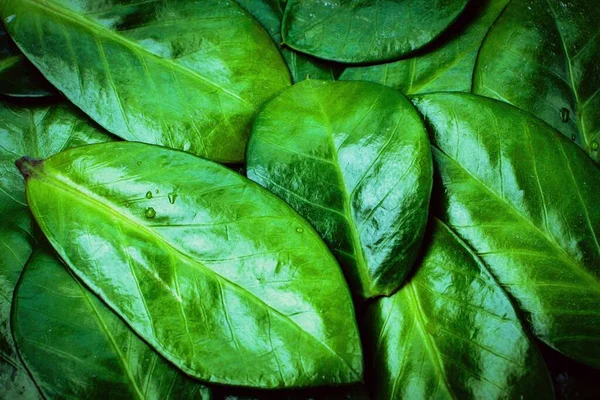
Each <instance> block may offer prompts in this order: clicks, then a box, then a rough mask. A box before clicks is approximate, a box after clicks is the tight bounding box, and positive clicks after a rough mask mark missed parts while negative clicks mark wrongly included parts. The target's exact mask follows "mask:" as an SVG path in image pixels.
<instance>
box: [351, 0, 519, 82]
mask: <svg viewBox="0 0 600 400" xmlns="http://www.w3.org/2000/svg"><path fill="white" fill-rule="evenodd" d="M509 2H510V0H481V1H472V2H470V3H469V4H468V5H467V8H466V9H465V11H464V13H463V14H462V15H461V16H460V18H459V19H458V21H457V22H456V24H454V25H453V26H452V27H451V28H450V29H449V30H448V32H446V33H444V35H442V37H440V38H439V39H438V40H436V41H435V42H433V43H431V44H430V45H428V46H426V47H425V48H423V49H422V50H420V51H419V52H417V53H415V54H414V55H413V56H411V57H408V58H405V59H403V60H400V61H395V62H392V63H386V64H377V65H369V66H364V67H361V66H358V67H351V68H347V69H346V70H345V71H344V72H343V73H342V75H341V76H340V79H341V80H357V81H358V80H362V81H369V82H377V83H381V84H383V85H387V86H390V87H392V88H394V89H398V90H400V91H401V92H402V93H405V94H419V93H430V92H436V91H452V92H470V91H471V86H472V82H473V72H474V70H475V61H476V59H477V55H478V54H479V50H480V48H481V46H482V44H483V39H484V38H485V36H486V34H487V33H488V31H489V29H490V27H491V26H492V24H493V23H494V21H496V19H497V18H498V16H499V15H500V13H501V12H502V10H504V8H505V7H506V5H507V4H508V3H509Z"/></svg>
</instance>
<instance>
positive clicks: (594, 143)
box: [592, 140, 600, 151]
mask: <svg viewBox="0 0 600 400" xmlns="http://www.w3.org/2000/svg"><path fill="white" fill-rule="evenodd" d="M598 147H600V146H598V142H596V141H595V140H594V141H593V142H592V150H594V151H596V150H598Z"/></svg>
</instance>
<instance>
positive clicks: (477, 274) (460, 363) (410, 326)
mask: <svg viewBox="0 0 600 400" xmlns="http://www.w3.org/2000/svg"><path fill="white" fill-rule="evenodd" d="M431 225H432V232H431V237H430V238H429V244H428V245H427V249H426V251H425V254H424V257H423V259H422V261H421V263H420V266H419V268H418V269H417V273H416V274H415V275H414V276H412V277H411V279H410V280H409V281H408V282H407V283H406V285H404V286H403V287H402V288H401V289H400V290H399V291H398V292H397V293H395V294H394V295H393V296H392V297H386V298H382V299H378V300H377V301H376V302H375V303H373V304H372V305H370V307H369V308H368V309H367V311H366V320H365V324H364V329H365V332H366V344H365V346H367V347H366V351H369V352H371V358H372V361H371V363H370V366H371V367H372V368H371V369H369V371H371V374H372V377H371V382H370V386H371V388H372V390H373V392H374V398H376V399H381V400H383V399H519V398H524V397H530V396H531V395H532V394H533V393H535V398H536V399H553V398H554V396H553V390H552V383H551V381H550V375H549V374H548V371H547V369H546V366H545V365H544V361H543V359H542V357H541V356H540V354H539V352H538V350H537V348H536V346H535V344H534V343H533V342H532V341H531V340H530V339H529V337H528V336H527V334H526V333H525V332H524V331H523V328H522V327H521V322H520V321H519V318H518V316H517V314H516V312H515V310H514V309H513V307H512V304H511V303H510V300H509V299H508V297H507V296H506V294H505V293H504V291H503V290H502V288H501V287H500V286H499V285H498V284H497V283H496V281H495V280H494V278H493V277H492V276H491V275H490V274H489V273H488V272H487V270H486V268H485V266H484V265H483V264H482V263H481V262H480V261H479V259H478V258H477V257H476V256H475V255H474V254H473V253H472V252H471V250H470V249H469V248H468V247H467V246H466V245H465V244H464V243H463V242H462V241H461V240H460V239H458V238H457V237H456V236H455V235H454V234H453V233H452V232H450V230H448V228H447V227H446V226H445V225H444V224H443V223H441V222H439V221H436V220H434V222H433V223H432V224H431Z"/></svg>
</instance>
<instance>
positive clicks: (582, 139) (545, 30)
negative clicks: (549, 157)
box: [474, 0, 600, 162]
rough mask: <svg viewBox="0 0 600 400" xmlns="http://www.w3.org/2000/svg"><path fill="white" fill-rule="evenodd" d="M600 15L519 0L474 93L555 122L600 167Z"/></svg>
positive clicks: (487, 47) (491, 47) (553, 0)
mask: <svg viewBox="0 0 600 400" xmlns="http://www.w3.org/2000/svg"><path fill="white" fill-rule="evenodd" d="M598 31H600V7H598V2H597V1H595V0H565V1H562V0H560V1H559V0H513V1H512V2H511V4H510V5H509V6H508V7H507V8H506V11H505V12H504V13H503V15H502V16H501V17H500V18H499V19H498V22H497V23H496V24H495V25H494V27H493V29H492V30H491V31H490V34H489V36H488V38H487V39H486V41H485V43H484V46H483V48H482V50H481V54H480V56H479V60H478V63H477V69H476V73H475V81H474V92H475V93H478V94H482V95H484V96H488V97H493V98H496V99H498V100H503V101H506V102H508V103H510V104H513V105H515V106H517V107H519V108H522V109H524V110H527V111H529V112H531V113H533V114H535V115H536V116H537V117H539V118H541V119H543V120H544V121H546V122H548V123H549V124H550V125H552V126H554V127H555V128H556V129H558V130H559V131H561V132H562V133H564V134H565V135H566V136H567V137H568V138H570V139H572V140H574V141H575V142H576V143H577V144H578V145H579V146H581V147H582V148H583V149H584V150H586V151H587V152H588V153H589V154H590V155H591V157H592V158H593V159H594V160H596V162H599V161H600V148H599V146H600V114H599V113H598V108H600V95H599V93H600V63H599V62H598V60H599V57H598V54H599V53H600V35H598Z"/></svg>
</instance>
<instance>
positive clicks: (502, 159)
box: [415, 94, 600, 367]
mask: <svg viewBox="0 0 600 400" xmlns="http://www.w3.org/2000/svg"><path fill="white" fill-rule="evenodd" d="M415 102H416V105H417V107H418V108H419V109H420V110H421V111H422V113H423V114H424V116H425V118H426V121H427V123H428V124H429V126H430V127H431V131H430V132H431V140H432V144H433V146H434V147H433V148H434V152H433V155H434V163H435V165H436V167H437V170H438V171H439V183H440V185H439V187H437V196H438V197H437V198H438V199H439V201H440V204H439V206H440V207H439V210H438V214H439V215H440V216H441V218H442V219H443V220H444V221H445V222H446V223H447V224H449V226H450V227H451V229H452V230H453V231H455V232H457V233H458V235H459V236H460V237H461V238H462V239H463V240H465V241H466V242H467V244H469V245H470V246H471V247H472V248H473V249H474V251H475V252H476V253H477V255H478V256H480V257H481V259H482V260H483V261H484V262H485V264H486V265H487V266H488V267H489V268H490V270H491V272H492V274H493V275H494V276H495V277H496V278H497V280H498V281H499V282H500V284H501V285H502V286H503V287H504V288H505V289H506V290H507V291H508V292H509V293H510V294H511V295H512V296H513V298H514V299H515V300H516V302H517V304H518V305H519V307H520V308H521V309H522V310H523V311H524V312H525V315H526V318H527V320H528V322H529V323H530V324H531V326H532V329H533V332H534V333H535V335H536V336H538V337H539V338H540V339H542V340H543V341H544V342H546V343H548V344H549V345H550V346H552V347H554V348H555V349H558V350H560V351H561V352H563V353H564V354H566V355H568V356H570V357H572V358H574V359H577V360H580V361H582V362H585V363H588V364H590V365H593V366H596V367H599V366H600V312H599V309H598V304H600V245H599V243H598V238H599V237H600V209H599V208H598V205H599V204H600V190H598V188H600V170H599V169H598V167H597V166H596V165H595V164H594V163H593V161H592V160H591V159H590V158H589V157H587V156H586V155H585V153H584V152H583V151H581V149H579V148H578V147H577V146H576V145H575V144H573V143H571V142H570V141H569V140H568V139H566V138H565V137H564V136H562V135H561V134H559V133H558V132H557V131H555V130H554V129H552V128H551V127H550V126H548V125H547V124H545V123H544V122H542V121H540V120H538V119H537V118H534V117H532V116H531V115H530V114H528V113H526V112H523V111H521V110H519V109H517V108H514V107H512V106H510V105H508V104H504V103H502V102H499V101H496V100H491V99H486V98H483V97H479V96H474V95H467V94H432V95H423V96H419V97H417V98H416V99H415ZM434 192H435V191H434Z"/></svg>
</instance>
